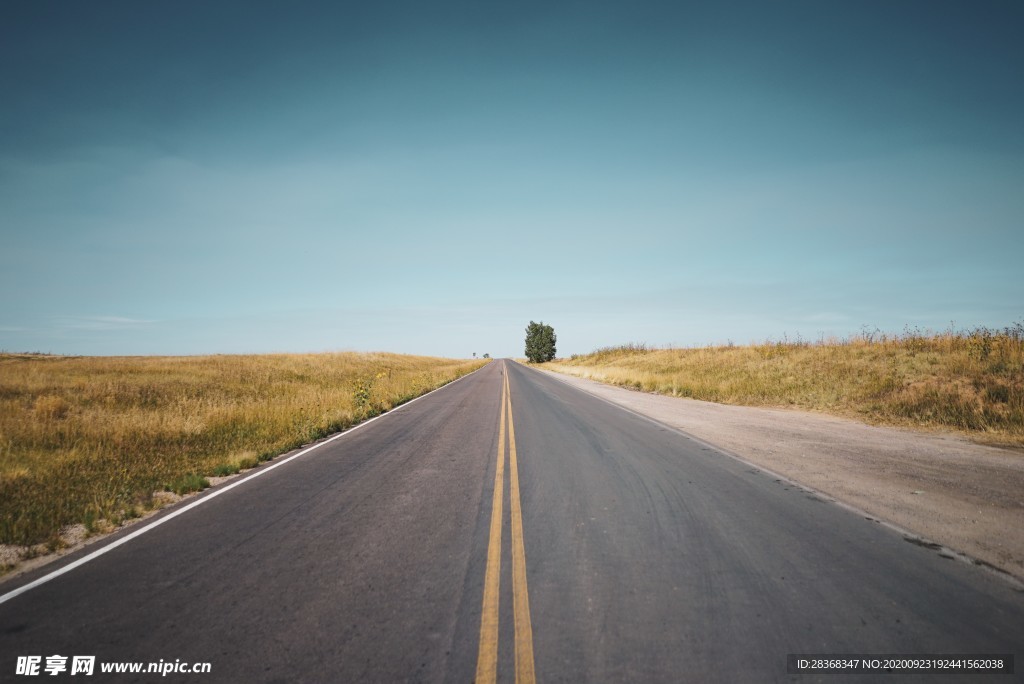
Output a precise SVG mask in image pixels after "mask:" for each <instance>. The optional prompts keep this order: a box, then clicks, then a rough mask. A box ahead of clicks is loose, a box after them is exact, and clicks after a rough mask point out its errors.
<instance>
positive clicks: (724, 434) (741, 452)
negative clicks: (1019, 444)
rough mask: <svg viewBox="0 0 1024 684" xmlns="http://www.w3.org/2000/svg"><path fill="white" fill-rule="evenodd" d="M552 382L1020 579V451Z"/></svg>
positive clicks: (1023, 501)
mask: <svg viewBox="0 0 1024 684" xmlns="http://www.w3.org/2000/svg"><path fill="white" fill-rule="evenodd" d="M549 372H550V373H551V375H553V376H554V377H557V378H558V379H560V380H562V381H563V382H566V383H568V384H570V385H573V386H575V387H578V388H580V389H582V390H584V391H586V392H589V393H591V394H594V395H596V396H598V397H602V398H604V399H606V400H608V401H610V402H612V403H615V404H619V405H621V406H624V407H626V408H629V409H631V410H633V411H636V412H637V413H641V414H644V415H646V416H649V417H651V418H654V419H655V420H658V421H660V422H662V423H665V424H667V425H671V426H672V427H675V428H678V429H680V430H682V431H684V432H686V433H688V434H691V435H693V436H695V437H698V438H700V439H702V440H704V441H706V442H709V443H711V444H714V445H715V446H718V447H721V448H723V449H726V450H728V451H731V452H733V453H734V454H736V455H737V456H740V457H741V458H743V459H745V460H747V461H749V462H751V463H753V464H755V465H758V466H761V467H763V468H765V469H768V470H772V471H774V472H776V473H778V474H780V475H783V476H785V477H787V478H790V479H792V480H794V481H795V482H798V483H800V484H803V485H805V486H807V487H811V488H813V489H816V490H818V491H820V492H822V493H824V494H828V495H829V496H831V497H834V498H835V499H836V500H838V501H842V502H845V503H847V504H850V505H852V506H855V507H857V508H859V509H861V510H863V511H864V512H866V513H868V514H870V515H872V516H874V517H876V518H878V519H880V520H883V521H886V522H890V523H893V524H895V525H897V526H899V527H902V528H904V529H906V530H909V531H911V532H914V533H916V534H918V535H921V536H922V537H924V538H926V539H929V540H931V541H933V542H937V543H938V544H941V545H943V546H946V547H948V548H950V549H954V550H956V551H960V552H962V553H964V554H967V555H968V556H970V557H972V558H974V559H978V560H981V561H984V562H986V563H989V564H991V565H993V566H995V567H997V568H1000V569H1002V570H1004V571H1006V572H1008V573H1010V574H1012V575H1014V576H1016V577H1017V578H1019V579H1024V453H1021V452H1020V451H1017V450H1013V449H1004V448H998V447H990V446H984V445H980V444H975V443H973V442H970V441H968V440H966V439H964V438H962V437H959V436H957V435H952V434H939V433H934V432H919V431H915V430H908V429H901V428H886V427H875V426H870V425H865V424H863V423H859V422H857V421H853V420H849V419H845V418H836V417H832V416H825V415H820V414H816V413H806V412H802V411H792V410H787V409H769V408H752V407H746V406H726V405H722V404H714V403H710V402H706V401H697V400H693V399H681V398H676V397H667V396H663V395H657V394H647V393H642V392H636V391H633V390H627V389H623V388H620V387H614V386H611V385H603V384H601V383H597V382H594V381H592V380H585V379H583V378H577V377H573V376H568V375H563V374H561V373H554V372H551V371H549Z"/></svg>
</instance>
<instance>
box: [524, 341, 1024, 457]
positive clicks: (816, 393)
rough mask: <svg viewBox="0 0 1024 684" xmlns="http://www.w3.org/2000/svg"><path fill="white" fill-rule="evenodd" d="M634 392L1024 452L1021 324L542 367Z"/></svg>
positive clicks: (622, 351) (621, 353) (615, 354)
mask: <svg viewBox="0 0 1024 684" xmlns="http://www.w3.org/2000/svg"><path fill="white" fill-rule="evenodd" d="M544 367H548V368H552V369H553V370H558V371H561V372H563V373H568V374H571V375H577V376H581V377H586V378H591V379H594V380H599V381H601V382H606V383H611V384H615V385H620V386H624V387H630V388H633V389H638V390H643V391H648V392H657V393H661V394H668V395H672V396H677V397H691V398H694V399H703V400H706V401H714V402H719V403H725V404H739V405H746V406H792V407H799V408H802V409H808V410H814V411H824V412H829V413H836V414H840V415H848V416H855V417H858V418H862V419H866V420H869V421H871V422H875V423H882V424H890V425H904V426H915V427H920V426H929V427H937V428H947V429H954V430H958V431H961V432H963V433H965V434H968V435H969V436H971V437H974V438H977V439H979V440H980V441H986V442H990V443H998V444H1006V445H1016V446H1024V324H1022V323H1017V324H1015V325H1014V326H1011V327H1008V328H1004V329H1001V330H993V329H988V328H976V329H973V330H961V331H955V330H948V331H946V332H942V333H933V332H929V331H921V330H917V329H914V330H911V329H907V330H905V331H904V332H903V333H902V334H899V335H892V336H887V335H882V334H880V333H879V332H877V331H876V332H867V331H865V333H864V334H861V335H858V336H855V337H852V338H848V339H844V340H819V341H817V342H814V343H811V342H806V341H803V340H799V339H798V340H795V341H794V340H788V339H786V340H783V341H774V342H765V343H762V344H753V345H749V346H734V345H727V346H719V347H707V348H698V349H655V348H649V347H646V346H645V345H636V344H630V345H625V346H620V347H606V348H604V349H598V350H596V351H594V352H593V353H591V354H586V355H582V356H574V357H573V358H571V359H569V360H562V361H555V362H552V363H548V364H545V366H544Z"/></svg>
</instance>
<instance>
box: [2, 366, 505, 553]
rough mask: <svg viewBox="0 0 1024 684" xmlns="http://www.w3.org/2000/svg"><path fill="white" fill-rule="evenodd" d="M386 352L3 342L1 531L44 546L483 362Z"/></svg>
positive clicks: (104, 525)
mask: <svg viewBox="0 0 1024 684" xmlns="http://www.w3.org/2000/svg"><path fill="white" fill-rule="evenodd" d="M484 363H486V362H485V361H462V360H453V359H440V358H432V357H421V356H404V355H397V354H356V353H339V354H307V355H290V354H289V355H286V354H282V355H261V356H206V357H125V358H110V357H58V356H40V355H17V354H0V544H9V545H17V546H29V545H35V544H40V543H45V544H48V545H49V546H50V547H51V548H52V547H55V546H58V545H59V544H60V531H61V529H62V528H64V527H65V526H68V525H73V524H78V523H81V524H84V525H85V527H86V529H87V530H88V531H90V532H92V531H96V530H97V529H109V528H111V527H112V526H116V525H118V524H120V523H121V522H122V521H124V520H125V519H128V518H132V517H137V516H139V515H141V514H142V513H144V512H145V511H146V510H148V509H151V508H153V507H154V506H156V505H157V503H156V502H154V493H156V492H159V491H163V490H167V491H173V492H177V493H179V494H180V493H185V492H188V491H194V490H196V489H202V488H203V487H205V486H207V483H206V480H205V478H206V477H207V476H214V475H227V474H231V473H235V472H238V471H239V469H244V468H249V467H252V466H255V465H257V464H258V462H260V461H263V460H267V459H270V458H272V457H273V456H275V455H277V454H280V453H282V452H284V451H287V450H289V449H291V448H293V447H296V446H298V445H301V444H304V443H307V442H310V441H312V440H315V439H317V438H320V437H323V436H325V435H328V434H330V433H331V432H335V431H337V430H341V429H344V428H346V427H349V426H351V425H353V424H354V423H357V422H359V421H360V420H362V419H365V418H367V417H370V416H373V415H376V414H378V413H381V412H383V411H387V410H388V409H390V408H392V407H394V406H397V405H398V404H401V403H403V402H405V401H408V400H410V399H412V398H414V397H416V396H419V395H421V394H423V393H425V392H427V391H429V390H431V389H434V388H436V387H438V386H440V385H442V384H444V383H446V382H448V381H450V380H453V379H455V378H458V377H460V376H462V375H465V374H466V373H468V372H470V371H472V370H475V369H476V368H479V367H480V366H482V365H483V364H484Z"/></svg>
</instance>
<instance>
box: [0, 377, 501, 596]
mask: <svg viewBox="0 0 1024 684" xmlns="http://www.w3.org/2000/svg"><path fill="white" fill-rule="evenodd" d="M488 365H490V364H486V363H485V364H484V365H483V366H480V368H477V369H476V370H474V371H470V372H469V373H466V374H465V375H463V376H462V377H459V378H455V379H454V380H451V381H450V382H446V383H445V384H443V385H441V386H440V387H438V388H436V389H432V390H430V391H429V392H427V393H426V394H421V395H420V396H418V397H416V398H414V399H410V400H409V401H407V402H405V403H404V404H400V405H398V406H396V407H395V408H393V409H391V410H390V411H387V412H385V413H382V414H380V415H379V416H374V417H373V418H370V419H369V420H364V421H363V422H361V423H357V424H356V425H353V426H352V427H350V428H348V429H347V430H344V431H343V432H339V433H337V434H336V435H333V436H331V437H328V438H327V439H325V440H323V441H322V442H317V443H316V444H314V445H312V446H309V447H306V448H305V449H303V450H302V451H300V452H299V453H297V454H292V455H291V456H289V457H288V458H285V459H282V460H280V461H278V462H277V463H272V464H270V465H267V466H264V467H262V468H259V469H257V470H256V472H254V473H252V474H251V475H248V476H247V477H244V478H242V479H240V480H238V481H237V482H232V483H231V484H229V485H225V486H224V487H221V488H219V489H214V490H213V491H212V492H210V493H209V494H207V495H206V496H204V497H202V498H201V499H198V500H197V501H193V502H192V503H190V504H188V505H187V506H182V507H181V508H179V509H177V510H175V511H172V512H171V513H169V514H167V515H165V516H163V517H162V518H159V519H157V520H154V521H153V522H151V523H149V524H148V525H146V526H145V527H140V528H139V529H137V530H135V531H134V532H132V533H131V534H127V535H125V536H123V537H121V538H120V539H118V540H117V541H114V542H111V543H109V544H107V545H106V546H104V547H103V548H101V549H97V550H95V551H93V552H92V553H90V554H89V555H88V556H82V557H81V558H79V559H78V560H76V561H74V562H73V563H68V564H67V565H65V566H63V567H61V568H58V569H57V570H54V571H53V572H51V573H49V574H48V575H43V576H42V577H40V578H39V579H36V580H33V581H31V582H29V583H28V584H25V585H23V586H20V587H18V588H17V589H13V590H11V591H9V592H7V593H6V594H4V595H3V596H0V603H6V602H7V601H10V600H11V599H12V598H14V597H16V596H19V595H21V594H24V593H25V592H27V591H30V590H32V589H35V588H36V587H38V586H40V585H43V584H46V583H47V582H49V581H50V580H53V579H56V578H58V577H60V576H61V575H63V574H64V573H66V572H71V571H72V570H74V569H75V568H77V567H79V566H81V565H85V564H86V563H88V562H89V561H91V560H95V559H97V558H99V557H100V556H102V555H103V554H105V553H107V552H108V551H113V550H114V549H116V548H117V547H118V546H121V545H122V544H127V543H128V542H130V541H131V540H132V539H135V538H136V537H138V536H140V535H143V534H145V533H146V532H149V531H150V530H152V529H153V528H155V527H159V526H160V525H163V524H164V523H165V522H167V521H168V520H173V519H174V518H177V517H178V516H179V515H181V514H182V513H185V512H186V511H190V510H192V509H193V508H195V507H196V506H200V505H202V504H204V503H206V502H207V501H210V500H211V499H215V498H217V497H218V496H220V495H221V494H223V493H224V492H227V491H231V490H232V489H234V488H235V487H238V486H239V485H243V484H245V483H247V482H251V481H252V480H255V479H256V478H257V477H260V476H261V475H266V474H267V473H269V472H270V471H271V470H273V469H275V468H279V467H281V466H283V465H284V464H285V463H288V462H289V461H293V460H295V459H296V458H298V457H299V456H305V455H306V454H308V453H309V452H311V451H313V450H314V449H319V448H320V447H322V446H324V445H325V444H329V443H331V442H333V441H334V440H336V439H339V438H341V437H344V436H345V435H350V434H352V433H353V432H355V431H356V430H358V429H359V428H361V427H365V426H367V425H369V424H370V423H372V422H373V421H375V420H377V419H378V418H383V417H384V416H390V415H392V414H394V413H395V412H396V411H400V410H401V409H403V408H405V407H406V406H408V405H409V404H411V403H413V402H416V401H419V400H420V399H423V398H425V397H429V396H430V395H431V394H433V393H434V392H438V391H440V390H443V389H444V388H445V387H449V386H451V385H454V384H455V383H457V382H458V381H459V380H463V379H465V378H468V377H469V376H470V375H473V374H474V373H476V372H477V371H481V370H483V369H484V368H486V367H487V366H488Z"/></svg>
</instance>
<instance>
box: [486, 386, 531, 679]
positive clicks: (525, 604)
mask: <svg viewBox="0 0 1024 684" xmlns="http://www.w3.org/2000/svg"><path fill="white" fill-rule="evenodd" d="M503 375H504V382H503V383H502V391H501V420H500V422H499V426H498V467H497V469H496V470H495V473H494V500H493V502H492V504H491V536H490V541H489V542H488V546H487V570H486V572H485V573H484V603H483V611H482V614H481V616H480V655H479V656H478V657H477V662H476V682H477V684H492V683H493V682H495V681H496V680H497V677H498V595H499V593H500V585H501V528H502V524H503V522H504V518H503V517H502V503H503V501H504V498H505V426H506V417H507V421H508V422H507V425H508V454H509V464H508V469H509V481H510V488H511V491H510V495H509V499H510V501H511V502H512V505H511V509H512V607H513V616H514V618H513V619H514V621H515V646H516V658H515V661H516V683H517V684H533V682H535V681H536V677H535V675H534V671H533V628H532V627H531V625H530V598H529V595H528V594H527V591H526V552H525V551H524V549H523V511H522V506H521V504H520V501H519V463H518V461H517V460H516V429H515V425H514V424H513V421H512V396H511V392H510V390H509V385H508V369H507V368H506V369H504V373H503Z"/></svg>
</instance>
